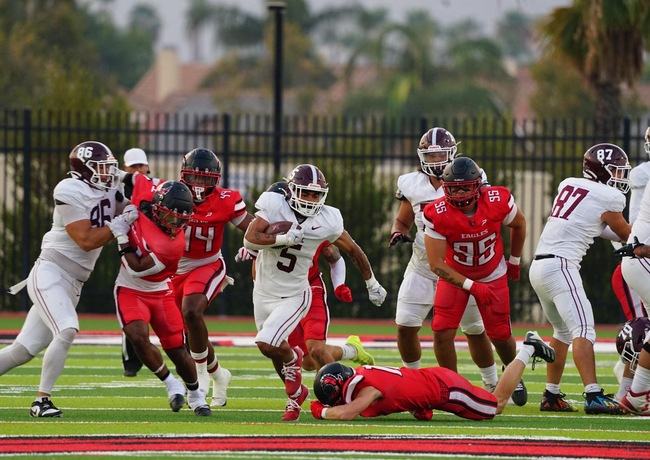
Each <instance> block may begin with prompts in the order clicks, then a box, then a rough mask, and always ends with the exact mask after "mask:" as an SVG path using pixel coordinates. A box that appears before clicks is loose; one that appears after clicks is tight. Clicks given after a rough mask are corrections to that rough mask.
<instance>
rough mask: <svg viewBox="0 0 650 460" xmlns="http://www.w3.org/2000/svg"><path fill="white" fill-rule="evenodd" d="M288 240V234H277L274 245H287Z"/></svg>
mask: <svg viewBox="0 0 650 460" xmlns="http://www.w3.org/2000/svg"><path fill="white" fill-rule="evenodd" d="M288 242H289V241H288V240H287V235H275V243H274V244H273V246H286V245H287V243H288Z"/></svg>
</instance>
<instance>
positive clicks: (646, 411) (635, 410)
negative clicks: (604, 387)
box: [618, 391, 650, 417]
mask: <svg viewBox="0 0 650 460" xmlns="http://www.w3.org/2000/svg"><path fill="white" fill-rule="evenodd" d="M618 405H619V406H620V407H621V409H623V411H624V412H627V413H630V414H635V415H643V416H645V417H648V416H650V392H649V391H646V392H644V393H639V394H636V393H632V392H631V391H628V392H627V393H626V394H625V395H624V396H623V397H622V398H621V400H620V401H619V402H618Z"/></svg>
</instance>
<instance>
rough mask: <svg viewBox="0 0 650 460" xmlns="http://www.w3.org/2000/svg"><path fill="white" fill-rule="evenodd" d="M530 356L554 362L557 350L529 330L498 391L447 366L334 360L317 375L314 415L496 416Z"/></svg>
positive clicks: (348, 417)
mask: <svg viewBox="0 0 650 460" xmlns="http://www.w3.org/2000/svg"><path fill="white" fill-rule="evenodd" d="M531 358H533V363H535V361H537V360H544V361H546V362H553V360H555V352H554V350H553V349H552V348H551V347H549V346H548V345H547V344H546V343H544V341H543V340H542V339H541V338H540V337H539V335H538V334H537V332H534V331H529V332H528V333H526V338H525V340H524V345H523V347H522V349H521V350H520V351H519V353H518V354H517V356H516V357H515V359H513V360H512V362H511V363H510V364H508V366H507V367H506V368H505V370H504V372H503V375H502V376H501V378H500V379H499V383H497V387H496V388H495V390H494V393H490V392H489V391H487V390H484V389H483V388H480V387H477V386H474V385H472V384H471V383H470V382H469V381H468V380H467V379H466V378H465V377H463V376H461V375H459V374H457V373H456V372H454V371H452V370H450V369H447V368H444V367H424V368H420V369H411V368H408V367H401V368H397V367H384V366H361V367H358V368H356V369H352V368H350V367H347V366H344V365H342V364H340V363H332V364H328V365H326V366H324V367H323V368H321V370H320V371H318V373H317V374H316V377H315V378H314V393H315V394H316V397H317V398H318V401H312V402H311V413H312V415H313V416H314V418H317V419H328V420H329V419H331V420H352V419H353V418H354V417H356V416H357V415H361V416H362V417H378V416H380V415H388V414H395V413H398V412H410V413H411V414H412V415H413V416H414V417H415V418H416V419H418V420H424V421H428V420H431V418H432V416H433V410H442V411H446V412H451V413H452V414H455V415H457V416H459V417H463V418H466V419H470V420H491V419H493V418H494V416H495V415H496V414H500V413H502V412H503V410H504V409H505V407H506V404H507V403H508V399H509V398H510V395H512V392H513V391H514V389H515V387H516V386H517V384H518V383H519V381H520V380H521V376H522V374H523V372H524V369H525V368H526V365H527V364H528V361H529V360H530V359H531ZM533 365H534V364H533Z"/></svg>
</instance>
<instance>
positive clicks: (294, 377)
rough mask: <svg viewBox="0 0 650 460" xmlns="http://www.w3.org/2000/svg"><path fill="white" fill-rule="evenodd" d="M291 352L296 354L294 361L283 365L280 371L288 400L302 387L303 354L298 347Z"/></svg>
mask: <svg viewBox="0 0 650 460" xmlns="http://www.w3.org/2000/svg"><path fill="white" fill-rule="evenodd" d="M293 351H295V352H296V359H295V360H294V362H293V363H290V364H283V365H282V371H281V372H282V375H283V376H284V388H285V390H286V392H287V396H289V398H291V397H292V396H293V395H295V394H296V393H298V390H299V389H300V386H301V385H302V371H301V367H302V356H303V352H302V350H301V349H300V347H293Z"/></svg>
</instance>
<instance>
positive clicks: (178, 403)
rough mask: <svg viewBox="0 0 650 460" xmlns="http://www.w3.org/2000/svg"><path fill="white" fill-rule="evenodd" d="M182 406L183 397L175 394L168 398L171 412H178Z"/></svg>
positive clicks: (183, 402)
mask: <svg viewBox="0 0 650 460" xmlns="http://www.w3.org/2000/svg"><path fill="white" fill-rule="evenodd" d="M183 404H185V396H183V395H181V394H175V395H171V396H170V397H169V407H171V408H172V411H174V412H178V411H179V410H181V409H182V408H183Z"/></svg>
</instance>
